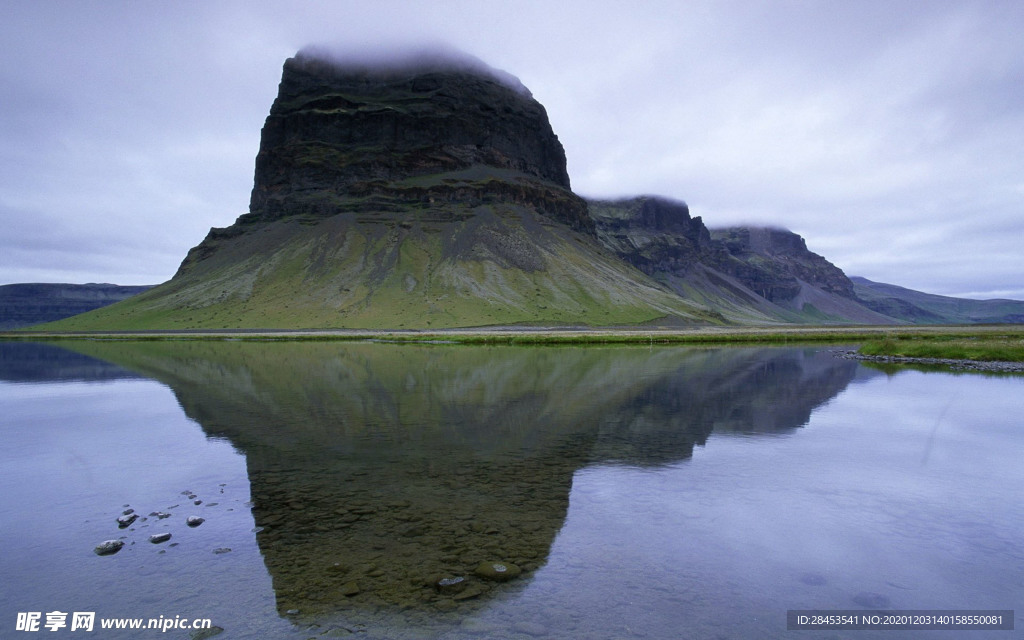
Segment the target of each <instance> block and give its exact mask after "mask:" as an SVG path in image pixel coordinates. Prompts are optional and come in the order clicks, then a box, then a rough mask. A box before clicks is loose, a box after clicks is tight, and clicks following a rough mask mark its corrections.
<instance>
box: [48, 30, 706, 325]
mask: <svg viewBox="0 0 1024 640" xmlns="http://www.w3.org/2000/svg"><path fill="white" fill-rule="evenodd" d="M661 318H670V319H671V320H672V321H673V322H682V323H702V324H705V323H709V322H713V323H717V322H721V321H722V316H721V315H719V314H718V313H716V312H714V311H712V310H710V309H709V308H708V307H707V306H706V305H702V304H699V303H695V302H693V301H688V300H684V299H682V298H680V297H679V296H678V295H676V294H674V293H673V292H672V291H671V290H669V289H668V288H666V287H665V286H663V285H661V284H659V283H658V282H656V281H655V280H653V279H651V278H649V277H647V276H646V275H644V274H643V273H642V272H640V271H639V270H637V269H635V268H634V267H632V266H630V265H629V264H627V263H625V262H623V261H622V260H620V259H619V258H618V257H617V256H616V255H614V254H613V253H612V252H611V251H609V250H608V249H607V248H605V247H604V246H603V245H602V244H601V243H600V242H599V241H598V239H597V237H596V235H595V233H594V222H593V219H592V218H591V217H590V216H589V214H588V211H587V203H586V201H584V200H583V199H582V198H580V197H579V196H577V195H576V194H574V193H573V192H572V191H571V190H570V189H569V178H568V174H567V172H566V168H565V152H564V150H563V149H562V146H561V144H560V143H559V141H558V138H557V137H556V136H555V134H554V133H553V132H552V130H551V125H550V124H549V122H548V119H547V114H546V112H545V111H544V108H543V107H542V106H541V105H540V104H539V103H538V102H537V101H536V100H535V99H534V98H533V97H532V96H531V95H530V92H529V91H527V90H526V89H525V87H523V86H522V84H521V83H519V81H518V80H516V79H515V78H512V77H511V76H509V75H508V74H505V73H502V72H499V71H495V70H493V69H490V68H489V67H487V66H486V65H484V64H483V63H482V62H479V61H477V60H475V59H472V58H469V57H467V56H464V55H461V54H460V55H452V54H450V53H437V52H429V53H427V54H424V53H422V52H421V53H417V54H416V55H413V56H411V57H407V58H404V59H401V58H399V59H392V60H389V61H388V62H384V63H382V62H379V61H375V62H372V63H369V62H365V61H363V60H355V61H350V60H338V59H336V58H335V57H334V56H332V55H331V54H329V53H326V52H324V51H318V50H312V49H311V50H304V51H302V52H300V53H299V54H298V55H297V56H296V57H295V58H292V59H290V60H288V61H287V62H285V65H284V70H283V74H282V79H281V84H280V88H279V92H278V96H277V99H276V100H275V101H274V104H273V106H272V107H271V109H270V114H269V115H268V117H267V120H266V124H265V125H264V127H263V134H262V139H261V143H260V149H259V154H258V155H257V158H256V170H255V180H254V185H253V191H252V198H251V201H250V210H249V213H247V214H245V215H242V216H240V217H239V218H238V220H237V221H236V222H235V224H233V225H232V226H230V227H228V228H225V229H212V230H211V231H210V233H209V235H208V236H207V237H206V239H204V240H203V241H202V242H201V243H200V244H199V245H198V246H196V247H195V248H193V249H192V250H191V251H190V252H189V253H188V255H187V256H186V258H185V260H184V261H183V262H182V264H181V267H180V268H179V270H178V272H177V274H175V276H174V278H172V279H171V280H170V281H169V282H167V283H165V284H163V285H160V286H159V287H157V288H155V289H153V290H152V291H150V292H147V293H146V294H144V295H143V296H141V297H139V298H136V299H134V300H132V301H131V302H130V303H126V304H122V305H114V306H112V307H109V308H106V309H103V310H101V311H97V312H94V313H92V314H89V315H86V316H82V317H80V318H76V319H75V320H74V321H69V322H68V323H67V324H64V325H61V326H62V327H69V328H70V327H74V328H78V329H86V328H91V329H114V328H139V329H141V328H154V329H155V328H163V329H178V328H181V329H184V328H219V327H223V328H234V327H254V328H303V327H354V328H396V329H397V328H428V327H433V328H437V327H455V326H481V325H504V324H519V323H539V324H584V325H611V324H636V323H643V322H648V321H652V320H657V319H661Z"/></svg>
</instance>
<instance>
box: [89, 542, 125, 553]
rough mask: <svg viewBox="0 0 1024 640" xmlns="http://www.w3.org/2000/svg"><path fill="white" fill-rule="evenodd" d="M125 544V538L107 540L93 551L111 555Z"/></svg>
mask: <svg viewBox="0 0 1024 640" xmlns="http://www.w3.org/2000/svg"><path fill="white" fill-rule="evenodd" d="M123 546H124V541H123V540H106V541H104V542H101V543H100V544H99V545H98V546H97V547H96V548H95V549H93V553H95V554H96V555H98V556H111V555H114V554H115V553H117V552H118V551H120V550H121V547H123Z"/></svg>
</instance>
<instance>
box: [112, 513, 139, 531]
mask: <svg viewBox="0 0 1024 640" xmlns="http://www.w3.org/2000/svg"><path fill="white" fill-rule="evenodd" d="M138 519H139V514H137V513H125V514H122V515H120V516H118V517H117V526H118V528H119V529H125V528H127V527H128V526H130V525H131V523H133V522H135V521H136V520H138Z"/></svg>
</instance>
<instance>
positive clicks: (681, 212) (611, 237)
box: [588, 196, 722, 275]
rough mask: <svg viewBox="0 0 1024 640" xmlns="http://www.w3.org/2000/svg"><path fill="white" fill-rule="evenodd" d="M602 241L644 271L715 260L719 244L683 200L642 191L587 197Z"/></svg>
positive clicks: (680, 269) (681, 269) (678, 270)
mask: <svg viewBox="0 0 1024 640" xmlns="http://www.w3.org/2000/svg"><path fill="white" fill-rule="evenodd" d="M588 204H589V207H590V214H591V216H592V217H593V218H594V220H595V221H596V223H597V234H598V237H599V238H600V239H601V242H602V243H603V244H604V245H605V246H606V247H608V248H609V249H611V250H612V251H614V252H615V253H616V254H618V256H619V257H620V258H622V259H624V260H626V261H627V262H629V263H630V264H632V265H633V266H635V267H636V268H638V269H640V270H641V271H643V272H644V273H646V274H647V275H656V274H659V273H673V274H678V275H682V274H685V273H686V272H687V271H689V270H690V268H691V267H692V266H694V265H696V264H697V263H712V262H718V261H720V260H721V259H722V258H721V257H720V256H716V254H720V253H721V252H722V249H721V247H720V246H717V245H716V244H715V243H713V242H712V240H711V234H710V233H709V232H708V229H707V227H705V226H704V222H703V221H702V220H701V219H700V216H698V217H696V218H691V217H690V209H689V207H687V206H686V203H685V202H682V201H678V200H669V199H666V198H660V197H652V196H642V197H638V198H629V199H625V200H591V201H590V202H589V203H588Z"/></svg>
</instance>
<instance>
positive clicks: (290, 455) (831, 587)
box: [0, 341, 1024, 640]
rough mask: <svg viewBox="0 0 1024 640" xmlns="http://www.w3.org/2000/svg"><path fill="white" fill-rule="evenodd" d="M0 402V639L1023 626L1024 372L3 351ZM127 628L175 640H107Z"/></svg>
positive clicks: (527, 358)
mask: <svg viewBox="0 0 1024 640" xmlns="http://www.w3.org/2000/svg"><path fill="white" fill-rule="evenodd" d="M0 406H2V415H0V434H2V438H3V440H2V442H3V446H2V449H0V478H2V481H3V487H4V490H3V492H2V493H0V544H2V546H3V549H4V553H3V554H2V556H0V575H2V576H3V580H2V581H0V605H2V607H0V611H2V617H0V625H2V626H0V628H2V629H3V633H2V634H0V635H2V636H3V637H5V638H6V637H34V636H33V634H32V633H31V632H29V631H20V629H24V628H26V627H27V626H28V625H29V624H30V621H31V620H30V618H29V617H28V616H29V614H32V613H33V612H35V613H38V614H39V617H38V618H36V620H37V624H38V625H39V627H38V628H39V629H40V633H42V634H43V635H44V637H51V636H52V637H71V638H75V637H102V638H146V637H154V638H157V637H167V638H183V639H184V638H193V637H198V638H202V637H208V635H207V634H208V633H209V632H197V631H193V630H188V629H186V628H184V627H183V624H184V622H190V621H192V620H195V619H209V620H210V621H211V623H212V625H215V626H216V627H219V628H221V629H223V630H224V631H223V632H222V633H220V634H219V635H217V636H216V637H218V638H225V639H227V638H253V639H255V638H288V639H291V638H300V639H305V638H321V637H324V638H335V637H353V638H367V639H372V638H452V639H456V638H520V639H524V640H525V639H530V638H609V639H610V638H656V639H662V638H664V639H669V638H673V639H674V638H694V639H697V638H700V639H718V640H722V639H743V638H816V639H817V638H832V639H837V638H857V639H862V640H868V639H875V638H889V637H895V638H901V639H909V638H928V639H946V638H984V639H986V640H996V639H998V638H1009V637H1020V635H1019V634H1020V633H1021V631H1020V630H1021V629H1024V620H1022V616H1024V500H1022V496H1024V464H1022V460H1024V418H1022V416H1024V377H1022V376H1002V377H997V376H982V375H978V374H951V373H943V372H932V371H928V372H925V371H916V370H898V371H888V372H885V371H881V370H879V369H875V368H871V367H869V366H867V365H865V364H862V363H859V362H856V361H851V360H845V359H842V358H839V357H836V355H835V354H834V353H833V352H832V351H831V350H830V349H829V348H792V347H771V348H750V347H742V348H741V347H724V348H689V347H654V348H649V347H596V346H595V347H571V348H570V347H489V346H457V345H410V344H406V345H398V344H386V343H371V342H360V343H341V342H290V343H289V342H230V341H178V342H166V341H152V342H118V341H111V342H100V341H88V342H87V341H81V342H65V343H61V344H60V345H59V346H58V345H57V344H54V343H48V344H30V343H0ZM129 511H130V513H127V514H126V512H129ZM132 515H135V516H138V517H137V519H135V520H133V521H132V522H130V523H127V525H126V526H125V527H123V528H121V527H120V526H119V524H118V518H119V517H122V518H123V519H124V520H125V521H126V522H127V520H129V519H131V516H132ZM190 517H192V518H196V517H198V518H202V519H203V521H202V522H201V523H199V524H198V525H197V526H189V524H188V523H187V519H188V518H190ZM193 524H195V521H193ZM165 533H169V534H171V537H170V539H168V540H164V541H160V542H151V539H150V538H151V536H154V535H157V534H165ZM108 540H120V541H121V543H123V546H122V547H121V548H120V549H119V550H118V551H117V552H116V553H113V554H110V555H98V554H97V553H96V552H95V549H96V547H97V546H98V545H100V544H101V543H103V542H104V541H108ZM789 610H855V611H865V612H869V611H873V610H1015V612H1016V613H1015V615H1016V616H1017V617H1016V620H1015V625H1016V629H1017V630H1016V631H1005V630H1004V631H906V630H905V631H871V630H867V631H848V630H820V631H787V611H789ZM53 612H57V613H63V614H66V615H67V626H66V627H55V628H57V631H55V632H51V631H50V630H49V629H47V628H46V627H45V626H44V625H45V624H46V622H47V615H46V614H47V613H53ZM73 612H92V613H94V614H95V627H94V630H93V631H92V632H91V633H90V632H88V631H86V630H84V629H81V628H80V629H76V630H74V631H72V630H71V622H72V615H71V614H73ZM119 618H124V619H134V618H138V619H146V620H148V619H150V618H154V619H157V620H158V621H160V622H161V623H163V621H168V623H173V624H174V625H175V626H174V627H173V628H170V629H169V630H168V631H167V632H166V633H164V632H162V631H160V630H158V629H144V630H134V631H130V630H121V631H117V630H112V629H108V630H102V631H101V630H100V629H99V627H100V624H101V620H113V619H119ZM53 619H54V620H60V616H59V615H58V616H54V618H53ZM179 622H180V623H181V624H179ZM83 624H84V622H83ZM1014 634H1018V635H1014Z"/></svg>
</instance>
